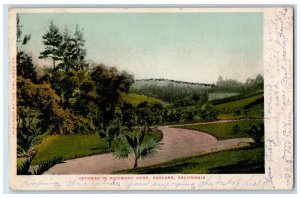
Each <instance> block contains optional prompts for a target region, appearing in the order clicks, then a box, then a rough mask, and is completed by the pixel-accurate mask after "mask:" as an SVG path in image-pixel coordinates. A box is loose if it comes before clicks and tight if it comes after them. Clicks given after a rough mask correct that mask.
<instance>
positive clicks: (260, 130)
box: [244, 123, 265, 146]
mask: <svg viewBox="0 0 300 198" xmlns="http://www.w3.org/2000/svg"><path fill="white" fill-rule="evenodd" d="M244 132H245V133H247V134H248V135H249V136H250V137H251V138H253V139H254V145H255V146H260V145H263V144H264V134H265V133H264V123H258V124H252V123H251V124H249V128H247V129H246V130H245V131H244Z"/></svg>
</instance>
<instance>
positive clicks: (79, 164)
mask: <svg viewBox="0 0 300 198" xmlns="http://www.w3.org/2000/svg"><path fill="white" fill-rule="evenodd" d="M16 21H17V23H16V34H17V35H16V48H17V53H16V60H17V65H16V67H17V135H16V136H17V138H16V144H17V149H16V153H17V155H16V156H17V164H16V167H17V175H72V174H73V175H74V174H264V173H265V148H264V134H265V131H264V76H263V73H264V69H263V15H262V14H260V13H238V12H237V13H234V12H228V13H219V12H216V13H214V12H211V13H210V12H208V13H201V12H192V13H190V12H178V13H176V12H175V13H164V12H159V13H153V12H150V13H147V12H144V13H142V12H141V13H139V12H137V13H131V12H108V13H101V12H99V13H98V12H97V13H55V12H54V13H19V14H17V19H16Z"/></svg>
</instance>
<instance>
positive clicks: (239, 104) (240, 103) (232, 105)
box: [215, 95, 263, 111]
mask: <svg viewBox="0 0 300 198" xmlns="http://www.w3.org/2000/svg"><path fill="white" fill-rule="evenodd" d="M262 97H263V95H256V96H252V97H249V98H245V99H242V100H237V101H233V102H227V103H223V104H219V105H215V108H216V109H217V110H219V111H223V110H224V109H225V110H227V111H234V110H237V109H241V108H243V107H244V106H246V105H247V104H250V103H252V102H254V101H255V100H257V99H259V98H262Z"/></svg>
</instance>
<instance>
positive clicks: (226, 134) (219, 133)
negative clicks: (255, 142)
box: [179, 120, 263, 140]
mask: <svg viewBox="0 0 300 198" xmlns="http://www.w3.org/2000/svg"><path fill="white" fill-rule="evenodd" d="M262 122H263V121H261V120H241V121H233V122H222V123H221V122H220V123H211V124H198V125H185V126H180V127H179V128H184V129H191V130H196V131H203V132H206V133H209V134H211V135H213V136H214V137H216V138H217V139H219V140H224V139H232V138H240V137H249V136H248V134H246V133H244V132H243V131H244V130H245V129H247V128H248V127H249V124H259V123H262ZM236 124H237V125H238V126H239V127H240V130H239V131H238V132H237V133H235V132H234V131H233V126H234V125H236Z"/></svg>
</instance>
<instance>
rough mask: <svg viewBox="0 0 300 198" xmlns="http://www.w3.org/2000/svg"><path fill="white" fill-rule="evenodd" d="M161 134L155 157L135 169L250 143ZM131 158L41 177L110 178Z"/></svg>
mask: <svg viewBox="0 0 300 198" xmlns="http://www.w3.org/2000/svg"><path fill="white" fill-rule="evenodd" d="M158 128H159V129H160V130H161V131H162V133H163V139H162V143H164V144H163V146H162V147H161V150H159V153H157V154H155V155H154V156H151V157H149V158H147V159H140V160H139V167H142V166H149V165H154V164H158V163H162V162H166V161H170V160H173V159H177V158H181V157H189V156H193V155H197V154H200V153H203V152H205V153H207V152H216V151H220V150H224V149H230V148H235V147H244V146H246V145H248V144H249V142H252V141H253V140H252V139H251V138H237V139H229V140H223V141H218V140H217V139H216V138H215V137H213V136H212V135H209V134H207V133H204V132H199V131H193V130H188V129H180V128H170V127H168V126H162V127H158ZM133 164H134V160H133V156H130V157H129V158H128V159H124V160H120V159H117V158H115V157H114V156H113V155H112V154H111V153H106V154H99V155H93V156H89V157H82V158H77V159H72V160H66V161H65V162H64V163H62V164H57V165H55V166H54V167H52V168H51V169H49V170H48V171H47V172H46V173H45V174H110V173H112V172H113V171H118V170H123V169H130V168H132V167H133Z"/></svg>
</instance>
